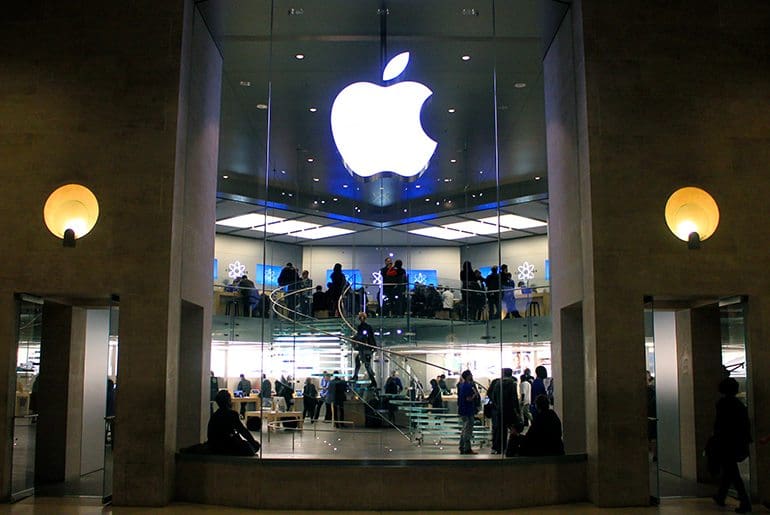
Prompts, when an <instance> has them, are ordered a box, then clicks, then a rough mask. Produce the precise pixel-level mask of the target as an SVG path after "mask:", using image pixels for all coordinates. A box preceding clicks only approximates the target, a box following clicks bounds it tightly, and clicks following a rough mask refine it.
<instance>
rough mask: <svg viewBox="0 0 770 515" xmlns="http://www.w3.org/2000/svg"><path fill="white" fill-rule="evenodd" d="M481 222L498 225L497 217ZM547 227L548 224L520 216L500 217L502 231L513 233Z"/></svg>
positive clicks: (484, 219) (483, 219)
mask: <svg viewBox="0 0 770 515" xmlns="http://www.w3.org/2000/svg"><path fill="white" fill-rule="evenodd" d="M481 221H482V222H485V223H488V224H494V225H497V217H496V216H490V217H487V218H482V219H481ZM546 225H548V224H547V223H546V222H541V221H540V220H535V219H534V218H527V217H525V216H519V215H501V216H500V230H501V231H512V230H515V229H532V228H533V227H544V226H546Z"/></svg>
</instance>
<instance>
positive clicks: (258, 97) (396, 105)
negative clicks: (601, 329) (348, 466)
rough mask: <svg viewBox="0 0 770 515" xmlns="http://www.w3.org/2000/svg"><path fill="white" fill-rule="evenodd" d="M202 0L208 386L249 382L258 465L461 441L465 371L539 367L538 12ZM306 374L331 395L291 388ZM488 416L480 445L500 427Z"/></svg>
mask: <svg viewBox="0 0 770 515" xmlns="http://www.w3.org/2000/svg"><path fill="white" fill-rule="evenodd" d="M206 4H208V5H206V6H203V7H202V8H201V12H202V13H203V15H204V17H206V18H207V19H209V20H214V19H215V20H216V23H214V22H212V23H211V25H214V26H215V28H214V29H212V34H214V37H215V39H216V40H217V42H218V44H219V45H220V48H221V49H222V52H223V56H224V75H225V77H224V84H223V98H222V102H223V109H222V121H221V123H222V128H221V144H220V163H219V168H220V171H219V182H218V190H219V194H218V195H219V199H218V204H217V220H218V222H217V224H218V225H217V240H216V249H215V257H216V261H215V272H214V276H215V278H214V282H215V288H214V289H215V292H214V295H215V306H214V308H215V313H216V314H215V317H214V324H213V338H212V340H213V343H212V358H211V359H212V365H211V366H212V371H213V372H214V375H215V376H216V377H218V378H219V380H218V385H219V387H220V388H224V387H226V388H228V389H229V390H230V391H231V392H236V391H239V390H240V392H239V393H242V394H244V395H247V396H248V392H245V391H243V388H239V383H240V384H241V385H244V384H245V383H241V381H240V374H243V375H244V378H245V379H247V380H249V382H250V385H251V390H252V395H253V396H255V397H253V398H249V399H247V400H236V406H237V407H238V409H240V406H241V405H243V406H244V409H242V410H241V411H242V413H243V414H244V416H245V418H250V417H251V416H252V415H250V413H249V412H253V417H257V416H259V417H260V420H261V421H262V428H261V431H258V432H257V433H256V434H259V435H260V436H261V438H262V443H263V447H262V456H263V457H275V456H287V455H288V456H297V455H302V456H308V455H309V456H316V457H319V458H326V457H335V456H345V457H369V456H394V455H396V456H399V457H406V458H409V457H425V456H434V455H443V454H446V455H456V454H458V444H459V438H460V421H459V418H458V407H457V404H458V403H457V383H458V381H459V379H460V374H461V373H462V371H463V370H466V369H470V370H471V371H472V372H473V373H474V378H475V380H476V382H477V384H478V389H479V390H480V399H479V401H480V404H483V403H484V402H486V398H487V396H488V391H487V388H488V387H489V384H490V383H491V381H492V380H493V379H494V378H497V377H499V376H500V374H501V370H502V369H503V368H510V369H512V370H511V371H512V373H513V375H514V376H515V377H516V378H517V379H518V378H519V376H520V375H522V374H524V371H525V369H529V371H530V373H531V374H532V375H535V369H536V367H537V366H539V365H544V366H546V368H547V369H548V372H549V373H550V339H551V335H550V314H549V283H548V280H549V278H548V273H549V271H548V253H547V209H548V206H547V186H546V185H545V176H546V170H545V151H544V149H545V143H544V121H543V98H542V96H543V94H542V83H541V81H542V73H541V71H540V62H541V57H542V56H541V54H540V52H541V51H542V40H541V38H542V36H541V34H542V26H541V21H540V20H541V13H540V10H539V8H538V7H537V6H535V5H529V4H527V5H524V4H522V5H521V6H519V7H520V9H518V10H517V12H516V13H513V12H510V9H508V8H507V7H506V8H503V9H502V10H501V11H500V12H498V11H496V9H499V7H498V6H496V5H495V4H494V3H493V2H482V3H481V4H477V5H476V6H475V7H474V8H467V7H466V6H464V5H461V4H460V3H457V2H446V1H443V0H442V1H439V0H435V1H425V2H420V3H419V4H416V3H414V2H406V1H388V2H380V1H377V2H374V1H371V2H369V1H363V2H362V1H358V2H351V1H342V0H340V1H336V2H333V4H334V5H333V6H330V5H324V7H323V8H320V7H318V6H314V5H309V6H302V7H298V6H296V5H290V4H289V3H286V2H279V1H274V2H272V3H270V2H261V3H255V4H253V5H252V6H251V7H250V8H249V9H244V8H243V7H242V6H238V5H236V4H229V3H224V4H209V3H208V2H207V3H206ZM215 5H216V6H218V8H217V9H215V8H214V7H215ZM331 7H334V8H331ZM215 11H216V12H217V14H218V16H214V12H215ZM514 14H515V16H514ZM501 16H502V17H501ZM410 95H412V96H413V98H412V99H411V100H410ZM412 152H413V153H414V155H413V156H412V157H410V153H412ZM383 172H384V173H383ZM239 216H245V218H236V217H239ZM388 262H390V263H392V264H393V265H395V266H394V268H390V266H389V265H388ZM399 262H400V263H399ZM289 263H291V264H292V267H291V268H293V269H294V270H290V268H289V266H288V264H289ZM464 263H467V264H466V265H464ZM503 264H505V265H506V268H505V269H503V268H502V267H501V265H503ZM335 265H339V266H337V268H338V269H339V272H341V274H342V276H344V278H342V279H341V280H340V281H339V282H336V281H335V277H338V276H340V274H333V272H334V269H335ZM400 267H403V272H401V271H399V268H400ZM464 267H465V268H467V270H465V271H464ZM493 267H497V269H498V272H499V273H498V274H495V272H494V271H493ZM303 271H307V278H306V279H305V278H303V276H302V272H303ZM244 273H245V274H246V275H247V276H248V277H249V279H250V280H253V283H254V284H253V285H251V284H250V283H245V284H246V286H245V287H244V286H236V287H233V285H232V282H233V281H234V280H235V279H236V278H237V277H242V276H243V275H244ZM489 276H493V278H492V279H491V280H490V282H491V284H492V285H493V286H492V287H489V286H488V285H486V282H487V281H486V279H487V277H489ZM495 276H497V277H498V279H494V277H495ZM287 277H289V278H290V279H288V281H289V283H288V285H286V284H287V283H286V282H285V280H287ZM317 287H320V288H321V289H320V292H316V288H317ZM252 289H253V290H254V292H255V294H254V295H253V296H252V299H251V300H249V295H248V293H249V290H252ZM361 312H363V313H365V314H366V315H367V319H366V322H367V323H368V324H369V325H370V326H371V331H372V332H373V336H374V341H373V342H372V341H371V340H369V344H363V343H362V344H360V343H359V342H358V341H356V338H354V337H356V335H357V333H358V336H360V333H361V331H360V330H359V324H360V318H359V315H358V314H359V313H361ZM358 339H360V338H358ZM368 345H372V347H369V346H368ZM356 361H358V367H357V363H356ZM356 368H358V370H356ZM356 372H358V373H357V374H356ZM325 374H329V375H330V376H331V377H330V379H334V377H335V375H336V376H337V377H338V378H339V381H341V382H342V384H341V385H340V384H337V383H332V388H329V387H328V386H327V377H328V376H326V375H325ZM263 376H264V379H265V380H267V381H269V390H270V400H269V401H267V400H264V399H263V398H264V397H267V390H268V383H264V381H263ZM441 376H443V378H442V377H441ZM439 380H441V387H442V388H436V390H439V391H442V390H443V391H442V398H441V399H440V400H437V399H436V394H435V393H433V394H432V391H433V390H434V388H433V385H432V384H431V381H434V382H435V385H436V386H437V387H438V385H439ZM308 381H309V382H310V383H312V384H313V385H314V386H315V390H316V393H317V394H329V393H330V392H331V390H332V389H334V388H335V385H336V390H335V392H337V393H340V394H344V395H345V397H346V401H345V403H344V405H341V406H340V405H339V404H337V406H336V407H334V403H330V405H329V407H328V410H327V404H326V403H323V402H318V401H316V402H309V401H307V399H306V398H305V395H304V394H306V393H309V392H310V393H312V390H313V388H311V387H308V388H306V387H305V386H306V384H307V383H308ZM263 383H264V387H263ZM444 388H445V389H444ZM281 393H282V394H284V395H279V394H281ZM515 395H516V403H517V404H518V403H519V393H518V386H517V391H516V392H515ZM278 397H284V400H283V401H280V400H276V399H277V398H278ZM428 399H430V401H431V402H428ZM306 404H307V405H310V404H317V405H320V408H321V409H320V410H315V409H312V410H311V409H305V408H306V406H305V405H306ZM333 407H334V409H332V408H333ZM342 410H344V414H342V413H340V412H341V411H342ZM327 411H328V412H329V418H331V416H333V415H336V416H337V418H339V419H340V423H339V424H337V425H338V426H339V427H335V424H333V423H331V421H325V420H324V419H325V418H326V414H327ZM484 411H485V410H483V409H482V407H481V405H480V406H479V414H478V415H477V418H478V420H477V422H476V424H475V425H474V427H473V448H474V449H475V450H477V451H479V452H481V453H483V454H489V449H490V446H491V445H492V440H491V438H492V436H491V435H492V433H491V431H492V423H491V420H490V419H489V418H488V417H490V416H499V417H501V418H500V419H499V420H500V421H501V423H503V420H502V416H501V415H500V412H499V410H498V411H497V412H496V411H494V410H493V411H489V410H486V411H487V413H486V416H485V415H484ZM332 412H333V413H332ZM316 416H318V418H319V421H318V422H317V423H312V422H313V419H314V418H315V417H316ZM505 424H506V425H507V424H508V422H506V423H505ZM308 426H312V427H308ZM253 427H256V426H255V425H254V426H253ZM309 429H312V433H311V432H310V431H308V430H309ZM311 434H312V436H310V435H311ZM343 436H344V437H343ZM394 453H395V454H394Z"/></svg>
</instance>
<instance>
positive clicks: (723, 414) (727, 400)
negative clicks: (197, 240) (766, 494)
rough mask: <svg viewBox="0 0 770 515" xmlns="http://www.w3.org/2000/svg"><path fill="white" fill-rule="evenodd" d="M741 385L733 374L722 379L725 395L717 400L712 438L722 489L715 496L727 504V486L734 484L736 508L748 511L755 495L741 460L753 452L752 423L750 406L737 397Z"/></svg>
mask: <svg viewBox="0 0 770 515" xmlns="http://www.w3.org/2000/svg"><path fill="white" fill-rule="evenodd" d="M739 389H740V387H739V385H738V381H736V380H735V379H733V378H732V377H728V378H727V379H723V380H722V381H721V382H720V383H719V393H721V394H722V398H721V399H719V401H718V402H717V410H716V411H717V412H716V417H715V419H714V436H713V437H712V438H713V441H714V452H716V459H717V460H718V463H719V468H720V470H721V475H720V481H719V489H718V490H717V493H716V494H715V495H714V497H713V499H714V502H715V503H717V504H718V505H719V506H724V505H725V499H726V498H727V490H728V489H729V488H730V485H734V486H735V491H736V493H737V494H738V500H739V501H740V505H739V506H738V508H736V509H735V512H736V513H747V512H750V511H751V499H750V498H749V495H748V493H747V492H746V487H745V486H744V484H743V480H742V479H741V473H740V471H739V470H738V463H739V462H741V461H743V460H745V459H746V458H748V456H749V444H750V443H751V425H750V422H749V412H748V410H747V409H746V406H744V405H743V403H742V402H741V401H740V400H738V398H737V397H736V395H738V390H739Z"/></svg>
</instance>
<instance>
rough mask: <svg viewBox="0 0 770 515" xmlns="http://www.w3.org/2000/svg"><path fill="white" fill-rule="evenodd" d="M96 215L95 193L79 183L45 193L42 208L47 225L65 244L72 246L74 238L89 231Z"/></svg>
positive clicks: (94, 223) (97, 214) (97, 212)
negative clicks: (46, 196) (46, 194)
mask: <svg viewBox="0 0 770 515" xmlns="http://www.w3.org/2000/svg"><path fill="white" fill-rule="evenodd" d="M98 218H99V202H98V201H97V200H96V196H95V195H94V194H93V193H92V192H91V190H89V189H88V188H86V187H85V186H81V185H80V184H67V185H64V186H62V187H60V188H57V189H56V190H55V191H54V192H53V193H51V194H50V195H49V196H48V200H46V201H45V206H44V207H43V220H44V221H45V225H46V227H48V230H49V231H51V232H52V233H53V234H54V235H55V236H56V237H58V238H62V239H63V240H64V246H65V247H74V246H75V240H76V239H77V238H82V237H83V236H85V235H86V234H88V233H89V232H90V231H91V229H93V228H94V225H96V220H97V219H98Z"/></svg>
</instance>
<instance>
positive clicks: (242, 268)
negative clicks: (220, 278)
mask: <svg viewBox="0 0 770 515" xmlns="http://www.w3.org/2000/svg"><path fill="white" fill-rule="evenodd" d="M245 273H246V265H242V264H241V262H240V261H236V262H235V263H230V264H229V265H227V276H228V277H229V278H230V279H237V278H238V277H240V276H242V275H243V274H245Z"/></svg>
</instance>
